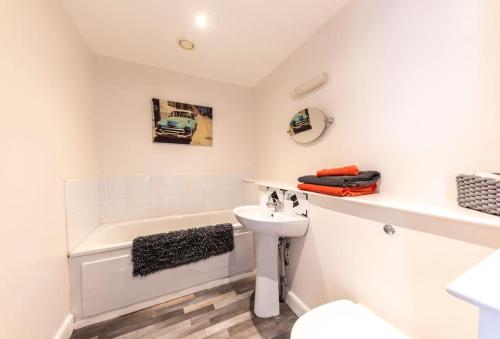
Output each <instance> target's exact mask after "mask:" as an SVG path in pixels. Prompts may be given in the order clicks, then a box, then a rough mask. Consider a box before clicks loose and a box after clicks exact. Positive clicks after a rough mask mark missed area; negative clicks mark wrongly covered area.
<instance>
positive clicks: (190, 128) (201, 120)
mask: <svg viewBox="0 0 500 339" xmlns="http://www.w3.org/2000/svg"><path fill="white" fill-rule="evenodd" d="M152 100H153V142H161V143H172V144H187V145H201V146H212V143H213V136H212V121H213V110H212V107H206V106H201V105H194V104H186V103H182V102H176V101H169V100H163V99H156V98H153V99H152Z"/></svg>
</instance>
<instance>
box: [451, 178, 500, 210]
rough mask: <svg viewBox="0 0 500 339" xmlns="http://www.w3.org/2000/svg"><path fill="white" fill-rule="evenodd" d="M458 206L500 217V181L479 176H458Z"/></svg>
mask: <svg viewBox="0 0 500 339" xmlns="http://www.w3.org/2000/svg"><path fill="white" fill-rule="evenodd" d="M457 200H458V205H459V206H462V207H465V208H470V209H473V210H477V211H481V212H485V213H489V214H493V215H500V181H498V180H495V179H490V178H483V177H480V176H477V175H465V174H460V175H458V176H457Z"/></svg>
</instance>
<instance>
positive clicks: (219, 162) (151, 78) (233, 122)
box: [96, 57, 255, 175]
mask: <svg viewBox="0 0 500 339" xmlns="http://www.w3.org/2000/svg"><path fill="white" fill-rule="evenodd" d="M96 73H97V84H96V86H97V91H96V92H97V97H96V102H97V113H98V117H99V120H98V125H99V156H100V157H99V160H100V166H101V173H102V174H104V175H116V174H127V175H128V174H146V173H172V172H178V173H186V172H190V173H196V172H223V171H241V170H249V169H252V168H253V163H254V159H255V156H254V155H255V153H254V147H253V146H254V144H253V137H254V135H253V132H252V131H253V123H252V121H253V119H252V115H253V113H252V112H253V107H252V99H253V98H252V91H251V90H250V89H249V88H246V87H241V86H235V85H229V84H225V83H222V82H217V81H212V80H206V79H201V78H196V77H192V76H188V75H182V74H178V73H174V72H170V71H166V70H162V69H158V68H154V67H149V66H143V65H139V64H134V63H131V62H127V61H120V60H116V59H110V58H105V57H97V58H96ZM152 98H162V99H168V100H173V101H179V102H186V103H192V104H198V105H204V106H210V107H213V110H214V112H213V114H214V119H213V138H214V140H213V146H212V147H206V146H187V145H178V144H162V143H153V142H152V140H151V139H152V136H151V135H152V131H151V130H152V123H151V120H152V108H151V99H152Z"/></svg>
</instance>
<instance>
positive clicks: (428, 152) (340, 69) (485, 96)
mask: <svg viewBox="0 0 500 339" xmlns="http://www.w3.org/2000/svg"><path fill="white" fill-rule="evenodd" d="M498 6H500V5H499V4H498V2H497V1H494V0H465V1H460V2H457V1H452V0H438V1H433V0H424V1H395V0H377V1H371V0H353V1H352V2H351V3H350V4H349V5H348V6H346V7H345V8H344V9H343V10H342V11H341V12H339V13H338V14H337V15H336V16H335V17H334V18H333V19H332V20H330V21H329V22H328V23H327V24H326V25H325V26H324V27H323V29H322V30H321V31H320V32H318V33H317V34H316V35H314V36H313V37H312V38H311V39H310V40H309V41H308V42H307V43H306V44H305V45H303V46H302V47H301V48H300V49H298V50H297V51H296V52H295V53H294V54H293V55H292V56H290V57H289V58H288V59H287V60H286V61H285V62H283V63H282V64H281V65H280V66H279V67H278V68H277V69H275V70H274V71H273V72H272V73H271V75H270V76H268V77H267V78H266V79H265V80H264V81H263V82H262V83H261V84H260V85H259V86H258V87H257V88H256V91H255V93H256V114H257V120H263V119H266V124H259V128H257V129H256V133H257V149H258V164H257V166H258V168H257V174H259V175H260V176H265V177H266V178H271V179H282V180H283V179H288V180H296V178H297V177H298V176H299V175H303V174H307V173H312V172H313V171H315V170H316V169H318V168H323V167H333V166H336V165H343V164H350V163H356V164H358V165H360V166H361V168H363V169H378V170H380V171H381V172H382V175H383V190H384V191H386V192H387V191H390V192H395V193H401V194H411V195H419V196H424V197H429V196H430V197H432V198H436V199H443V198H449V199H453V198H454V190H455V186H454V178H455V176H456V175H457V174H459V173H461V172H474V171H477V170H487V171H488V170H489V171H492V170H497V171H498V170H500V153H499V152H498V146H499V145H500V133H498V126H499V125H500V106H499V105H498V101H499V99H498V95H496V92H495V91H496V90H497V89H498V86H499V85H500V61H499V60H500V46H499V40H500V39H499V38H500V27H499V25H500V24H499V22H498V18H496V17H498V14H497V13H498V12H499V11H498V9H497V8H496V7H498ZM495 16H496V17H495ZM320 72H328V73H329V75H330V81H329V83H328V84H327V85H326V86H325V87H324V88H322V89H321V90H319V91H317V92H315V93H313V94H311V95H309V96H307V97H305V98H304V99H302V100H297V101H295V100H291V99H290V97H289V92H290V90H291V89H293V88H294V87H295V86H297V85H299V84H300V83H302V82H304V81H306V80H308V79H309V78H311V77H313V76H314V75H316V74H318V73H320ZM306 106H314V107H318V108H320V109H322V110H323V111H324V112H325V113H327V114H329V115H333V116H334V117H335V118H336V123H335V125H334V126H333V128H331V130H330V131H329V132H328V133H327V135H326V136H325V137H324V138H323V140H321V142H318V143H316V144H314V145H310V146H298V145H296V144H295V143H293V142H291V141H290V138H289V136H288V135H287V134H286V133H282V131H283V130H286V128H287V124H288V122H289V120H290V118H291V116H292V114H293V113H294V112H296V111H298V110H299V109H301V108H303V107H306ZM269 145H273V146H272V147H269ZM276 150H279V152H277V151H276ZM299 159H300V160H299Z"/></svg>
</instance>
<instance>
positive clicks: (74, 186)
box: [65, 178, 99, 251]
mask: <svg viewBox="0 0 500 339" xmlns="http://www.w3.org/2000/svg"><path fill="white" fill-rule="evenodd" d="M98 196H99V188H98V181H97V178H81V179H70V180H66V181H65V203H66V228H67V231H66V234H67V245H68V246H67V247H68V251H71V250H73V249H74V248H75V247H76V246H77V245H78V244H79V243H80V242H82V241H83V240H84V239H85V238H86V237H87V236H88V235H89V234H90V233H91V232H92V231H93V230H94V229H95V228H96V227H97V225H98V223H99V209H98V205H97V200H98Z"/></svg>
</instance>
